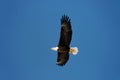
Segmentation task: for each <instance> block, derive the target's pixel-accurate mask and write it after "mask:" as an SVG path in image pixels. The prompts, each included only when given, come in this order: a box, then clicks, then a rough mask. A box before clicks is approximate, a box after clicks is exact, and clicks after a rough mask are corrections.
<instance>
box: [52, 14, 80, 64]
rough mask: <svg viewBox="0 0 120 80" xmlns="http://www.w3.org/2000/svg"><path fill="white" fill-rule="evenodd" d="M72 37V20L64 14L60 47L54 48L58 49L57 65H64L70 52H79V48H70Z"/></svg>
mask: <svg viewBox="0 0 120 80" xmlns="http://www.w3.org/2000/svg"><path fill="white" fill-rule="evenodd" d="M71 39H72V28H71V22H70V19H69V17H68V16H65V15H64V16H62V18H61V32H60V40H59V43H58V47H56V48H52V50H57V52H58V56H57V62H56V64H57V65H60V66H63V65H65V64H66V62H67V61H68V60H69V53H77V52H78V49H77V48H76V49H74V48H70V42H71Z"/></svg>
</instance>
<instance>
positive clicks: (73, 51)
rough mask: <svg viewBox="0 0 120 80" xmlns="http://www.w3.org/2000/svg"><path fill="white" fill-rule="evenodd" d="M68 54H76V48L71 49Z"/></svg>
mask: <svg viewBox="0 0 120 80" xmlns="http://www.w3.org/2000/svg"><path fill="white" fill-rule="evenodd" d="M69 53H70V54H73V55H76V54H78V48H77V47H71V48H70V52H69Z"/></svg>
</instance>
